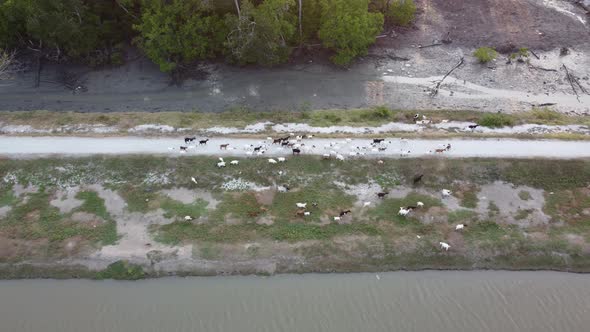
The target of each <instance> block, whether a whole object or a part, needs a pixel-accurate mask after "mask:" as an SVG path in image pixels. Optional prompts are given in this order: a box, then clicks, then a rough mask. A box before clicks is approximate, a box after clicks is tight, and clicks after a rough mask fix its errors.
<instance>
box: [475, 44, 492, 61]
mask: <svg viewBox="0 0 590 332" xmlns="http://www.w3.org/2000/svg"><path fill="white" fill-rule="evenodd" d="M473 56H474V57H475V58H477V60H479V62H480V63H488V62H490V61H492V60H495V59H496V58H497V57H498V52H496V50H495V49H493V48H491V47H480V48H478V49H476V50H475V51H474V52H473Z"/></svg>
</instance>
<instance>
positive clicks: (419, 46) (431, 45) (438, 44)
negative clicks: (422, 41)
mask: <svg viewBox="0 0 590 332" xmlns="http://www.w3.org/2000/svg"><path fill="white" fill-rule="evenodd" d="M440 45H442V43H434V44H430V45H424V46H422V45H418V48H427V47H434V46H440Z"/></svg>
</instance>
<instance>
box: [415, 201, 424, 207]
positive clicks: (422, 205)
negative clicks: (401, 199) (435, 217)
mask: <svg viewBox="0 0 590 332" xmlns="http://www.w3.org/2000/svg"><path fill="white" fill-rule="evenodd" d="M416 206H417V207H424V203H422V202H418V203H416Z"/></svg>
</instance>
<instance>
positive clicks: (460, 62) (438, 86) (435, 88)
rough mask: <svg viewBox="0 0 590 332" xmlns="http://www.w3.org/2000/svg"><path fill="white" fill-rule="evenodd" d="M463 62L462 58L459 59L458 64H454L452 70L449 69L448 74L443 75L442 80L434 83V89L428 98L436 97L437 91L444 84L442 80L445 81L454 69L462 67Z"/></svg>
mask: <svg viewBox="0 0 590 332" xmlns="http://www.w3.org/2000/svg"><path fill="white" fill-rule="evenodd" d="M464 61H465V59H464V58H463V57H461V59H460V60H459V63H457V64H456V65H455V66H454V67H453V68H451V70H449V71H448V72H447V73H446V74H445V76H443V78H442V79H441V80H440V81H438V83H436V86H435V87H434V89H433V90H432V92H431V93H430V96H431V97H434V96H436V95H437V94H438V89H440V86H441V84H442V83H443V82H444V80H445V79H446V78H447V77H448V76H449V75H451V73H452V72H453V71H455V69H457V68H459V67H461V65H463V62H464Z"/></svg>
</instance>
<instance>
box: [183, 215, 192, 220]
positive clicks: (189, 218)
mask: <svg viewBox="0 0 590 332" xmlns="http://www.w3.org/2000/svg"><path fill="white" fill-rule="evenodd" d="M184 220H186V221H191V220H193V217H191V216H185V217H184Z"/></svg>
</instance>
